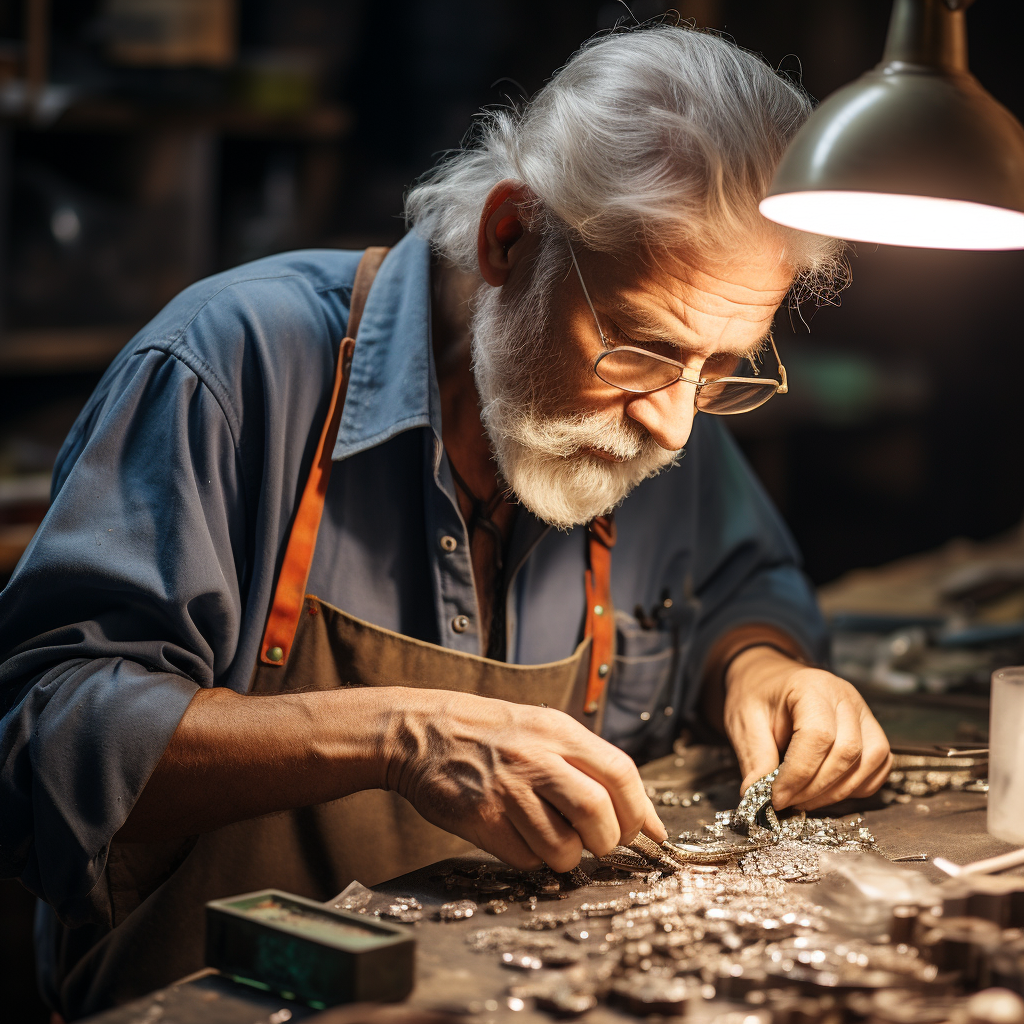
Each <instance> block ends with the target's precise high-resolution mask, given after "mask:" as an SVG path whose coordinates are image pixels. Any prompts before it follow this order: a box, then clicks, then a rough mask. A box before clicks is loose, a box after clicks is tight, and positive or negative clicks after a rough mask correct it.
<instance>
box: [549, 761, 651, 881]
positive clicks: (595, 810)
mask: <svg viewBox="0 0 1024 1024" xmlns="http://www.w3.org/2000/svg"><path fill="white" fill-rule="evenodd" d="M537 794H538V795H539V796H541V797H543V798H544V800H546V801H547V802H548V803H549V804H550V805H551V806H552V807H553V808H555V810H557V811H559V812H560V813H561V815H562V816H563V817H564V818H565V820H566V821H567V822H568V825H569V826H571V829H572V830H574V831H575V832H576V834H577V835H578V836H579V838H580V839H581V840H582V844H583V846H585V847H586V848H587V849H588V850H590V852H591V853H593V854H596V855H597V856H598V857H603V856H604V855H605V854H606V853H609V852H610V851H611V849H612V847H614V846H618V844H619V839H620V837H621V835H622V827H621V826H620V824H619V820H618V817H617V816H616V814H615V807H614V805H613V804H612V800H611V797H610V796H609V795H608V790H606V789H605V788H604V786H602V785H600V783H597V782H595V781H594V780H593V779H592V778H590V776H588V775H584V774H583V772H581V771H578V770H577V769H575V768H573V767H572V766H571V765H566V766H565V770H564V772H560V773H559V778H558V779H557V780H552V781H551V782H549V783H547V784H545V785H542V786H540V787H538V789H537ZM638 831H639V830H638ZM634 834H635V833H634ZM630 838H632V837H630ZM534 849H535V850H536V849H537V848H536V847H534ZM537 852H538V853H539V852H540V851H539V850H538V851H537ZM546 859H547V858H545V860H546ZM578 862H579V859H578V858H577V861H576V863H578ZM548 863H549V864H550V863H551V862H550V861H548ZM570 867H575V864H572V865H570ZM559 870H568V869H559Z"/></svg>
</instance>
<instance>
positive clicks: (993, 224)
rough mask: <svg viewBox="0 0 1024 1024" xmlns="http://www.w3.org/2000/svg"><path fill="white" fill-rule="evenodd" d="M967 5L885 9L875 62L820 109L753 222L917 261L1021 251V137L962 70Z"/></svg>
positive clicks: (939, 1) (952, 2) (901, 2)
mask: <svg viewBox="0 0 1024 1024" xmlns="http://www.w3.org/2000/svg"><path fill="white" fill-rule="evenodd" d="M970 3H971V0H894V2H893V7H892V16H891V17H890V19H889V32H888V35H887V36H886V40H885V52H884V53H883V54H882V62H881V63H880V64H879V65H878V66H877V67H875V68H873V69H872V70H871V71H868V72H866V73H865V74H863V75H861V76H860V78H858V79H857V80H856V81H854V82H851V83H850V84H849V85H845V86H843V87H842V88H841V89H838V90H837V91H836V92H834V93H833V94H832V95H831V96H829V97H828V98H827V99H825V100H824V101H823V102H822V104H821V105H820V106H819V107H818V108H817V110H815V111H814V113H812V114H811V116H810V117H809V118H808V119H807V121H806V123H805V124H804V125H803V127H802V128H801V129H800V131H799V132H797V134H796V136H795V137H794V138H793V140H792V141H791V142H790V144H789V146H788V147H787V149H786V152H785V153H784V154H783V157H782V160H781V161H780V162H779V166H778V167H777V168H776V171H775V177H774V179H773V180H772V183H771V186H770V187H769V189H768V197H767V198H766V199H765V200H764V201H763V202H762V203H761V212H762V213H763V214H764V215H765V217H767V218H768V219H769V220H774V221H778V222H779V223H780V224H786V225H788V226H789V227H793V228H799V229H802V230H804V231H813V232H815V233H817V234H822V235H831V236H833V237H835V238H849V239H852V240H854V241H857V242H881V243H884V244H886V245H906V246H918V247H921V248H926V249H1024V127H1022V126H1021V124H1020V122H1019V121H1018V120H1017V119H1016V118H1015V117H1014V116H1013V115H1012V114H1011V113H1010V112H1009V111H1008V110H1007V109H1006V108H1005V107H1003V106H1001V105H1000V104H999V103H998V102H997V101H996V100H995V99H994V98H993V97H992V96H990V95H989V94H988V93H987V92H985V90H984V89H983V88H982V86H981V83H980V82H979V81H978V80H977V79H976V78H975V77H974V76H973V75H972V74H971V73H970V71H969V70H968V68H967V26H966V22H965V20H964V11H965V10H966V8H967V7H969V6H970Z"/></svg>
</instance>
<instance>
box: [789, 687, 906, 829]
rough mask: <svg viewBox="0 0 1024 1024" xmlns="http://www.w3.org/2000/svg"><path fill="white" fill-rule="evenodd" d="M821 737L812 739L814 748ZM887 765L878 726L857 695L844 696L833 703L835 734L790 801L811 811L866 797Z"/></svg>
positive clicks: (888, 760)
mask: <svg viewBox="0 0 1024 1024" xmlns="http://www.w3.org/2000/svg"><path fill="white" fill-rule="evenodd" d="M819 723H820V719H819ZM794 738H795V734H794ZM820 740H821V737H820V736H817V737H816V738H815V740H814V743H815V746H816V747H817V744H819V743H820ZM822 745H823V744H822ZM791 749H792V744H791ZM807 749H811V748H810V747H808V748H807ZM818 749H820V748H818ZM786 762H787V763H788V762H789V752H788V751H787V754H786ZM890 766H891V756H890V754H889V743H888V741H887V740H886V738H885V733H884V732H883V731H882V728H881V726H879V724H878V722H877V721H876V720H875V718H874V716H873V715H872V714H871V712H870V711H869V710H868V708H867V705H866V704H864V702H863V700H862V698H861V697H860V695H859V694H853V695H844V698H843V699H841V700H840V701H839V702H838V703H837V704H836V706H835V736H834V739H833V740H832V744H831V746H830V747H829V749H828V753H827V754H826V755H825V757H824V758H823V759H822V761H821V764H820V766H819V767H818V770H817V772H816V773H815V774H814V777H813V778H812V779H811V780H810V781H809V782H808V783H807V784H806V785H805V786H804V787H803V789H802V790H798V791H796V792H794V793H792V795H791V796H790V797H789V802H790V803H791V804H794V805H796V806H798V807H801V808H803V809H804V810H808V811H811V810H816V809H817V808H819V807H825V806H827V805H828V804H834V803H837V802H838V801H840V800H845V799H847V798H848V797H853V796H868V795H870V794H871V793H873V792H875V790H876V789H878V787H879V786H880V785H881V784H882V783H883V782H884V781H885V779H886V777H887V776H888V773H889V768H890ZM780 778H781V773H780Z"/></svg>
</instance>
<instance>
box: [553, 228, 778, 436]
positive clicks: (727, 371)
mask: <svg viewBox="0 0 1024 1024" xmlns="http://www.w3.org/2000/svg"><path fill="white" fill-rule="evenodd" d="M569 254H570V255H571V256H572V265H573V266H574V267H575V268H576V275H577V276H578V277H579V279H580V286H581V287H582V288H583V295H584V298H586V300H587V305H588V306H589V307H590V312H591V313H592V314H593V316H594V323H595V324H597V331H598V334H600V336H601V344H602V345H603V346H604V351H603V352H602V353H601V354H600V355H599V356H598V357H597V359H595V360H594V373H596V374H597V376H598V377H599V378H600V379H601V380H603V381H604V382H605V383H606V384H611V386H612V387H615V388H618V389H619V390H620V391H628V392H630V393H631V394H634V395H647V394H650V393H651V392H652V391H660V390H661V389H662V388H667V387H670V386H671V385H672V384H675V383H676V382H677V381H680V380H684V381H686V382H687V383H688V384H693V385H695V386H696V393H695V395H694V400H693V404H694V408H695V409H698V410H699V411H700V412H709V413H713V414H714V415H716V416H734V415H736V414H737V413H741V412H750V411H751V410H752V409H756V408H758V407H759V406H762V405H764V403H765V402H767V401H768V399H769V398H771V397H772V396H773V395H775V394H780V395H784V394H786V392H787V391H789V385H788V383H787V381H786V368H785V367H784V366H783V365H782V360H781V359H780V358H779V350H778V349H777V348H776V347H775V339H774V338H773V337H772V336H771V335H770V334H769V335H768V342H769V344H770V345H771V347H772V352H773V353H774V354H775V361H776V362H777V363H778V364H779V379H778V380H772V379H770V378H768V377H762V376H760V373H759V370H758V368H757V366H756V365H754V364H753V363H752V362H751V361H750V360H748V359H744V358H743V357H741V356H737V355H731V354H728V353H722V354H719V355H714V356H712V357H711V358H710V359H707V360H705V362H704V366H703V368H702V371H703V372H702V376H700V377H698V378H697V379H696V380H695V379H694V378H693V377H689V376H687V368H686V367H685V366H684V365H683V364H682V363H681V362H679V360H678V359H671V358H670V357H669V356H663V355H661V354H659V353H657V352H651V351H648V350H647V349H643V348H637V347H636V346H634V345H612V344H610V343H609V341H608V339H607V337H605V333H604V330H603V329H602V327H601V321H600V320H599V319H598V317H597V310H595V309H594V304H593V302H591V301H590V293H589V292H588V291H587V286H586V283H585V282H584V280H583V274H582V273H581V272H580V265H579V263H577V262H576V253H575V252H574V251H573V248H572V244H571V243H570V244H569ZM741 364H746V366H749V367H750V370H751V373H753V374H754V376H751V377H744V376H733V374H735V373H736V371H737V370H741V369H745V368H746V367H745V366H742V365H741Z"/></svg>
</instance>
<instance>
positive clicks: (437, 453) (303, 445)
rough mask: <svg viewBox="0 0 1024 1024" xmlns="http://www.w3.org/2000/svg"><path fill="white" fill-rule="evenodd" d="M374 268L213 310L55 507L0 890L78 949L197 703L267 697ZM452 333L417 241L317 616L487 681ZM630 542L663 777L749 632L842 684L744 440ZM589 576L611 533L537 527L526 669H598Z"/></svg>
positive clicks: (4, 631)
mask: <svg viewBox="0 0 1024 1024" xmlns="http://www.w3.org/2000/svg"><path fill="white" fill-rule="evenodd" d="M359 256H360V254H359V253H354V252H340V251H332V250H321V251H306V252H292V253H286V254H283V255H280V256H274V257H271V258H268V259H263V260H259V261H257V262H255V263H250V264H247V265H246V266H243V267H239V268H237V269H235V270H230V271H227V272H225V273H223V274H218V275H217V276H215V277H211V278H209V279H207V280H205V281H201V282H199V283H198V284H195V285H193V286H192V287H190V288H188V289H187V290H186V291H184V292H183V293H182V294H181V295H179V296H178V297H177V298H176V299H175V300H174V301H173V302H171V303H170V304H169V305H168V306H167V307H166V309H164V310H163V312H161V313H160V314H159V315H158V316H157V317H156V318H155V319H154V320H153V321H152V322H151V323H150V324H149V325H148V326H147V327H145V328H144V329H143V330H142V331H141V332H140V333H139V334H138V335H137V336H136V337H135V338H134V339H133V340H132V341H131V342H130V343H129V344H128V346H127V347H126V348H125V349H124V350H123V351H122V352H121V353H120V354H119V355H118V357H117V358H116V359H115V360H114V362H113V364H112V365H111V366H110V368H109V369H108V371H107V373H106V374H105V375H104V377H103V379H102V380H101V382H100V384H99V386H98V387H97V388H96V391H95V393H94V394H93V396H92V397H91V398H90V400H89V402H88V404H87V405H86V407H85V408H84V409H83V411H82V413H81V415H80V416H79V418H78V420H77V422H76V423H75V425H74V427H73V428H72V430H71V433H70V435H69V436H68V438H67V440H66V441H65V443H64V446H63V448H62V450H61V453H60V456H59V458H58V460H57V465H56V468H55V470H54V479H53V504H52V506H51V508H50V510H49V512H48V514H47V516H46V518H45V520H44V521H43V524H42V526H41V527H40V528H39V531H38V532H37V534H36V535H35V538H34V539H33V541H32V543H31V545H30V546H29V548H28V550H27V551H26V553H25V556H24V557H23V559H22V561H21V563H20V564H19V566H18V568H17V570H16V572H15V574H14V576H13V578H12V579H11V581H10V583H9V585H8V586H7V588H6V589H5V590H4V591H3V593H2V595H0V713H2V714H3V718H2V721H0V806H2V814H0V874H2V875H3V876H5V877H17V878H20V879H21V881H22V882H23V883H24V884H25V885H26V886H27V887H28V888H29V889H30V890H32V891H33V892H34V893H36V894H37V895H38V896H40V897H41V898H42V899H43V900H45V901H46V902H48V903H49V904H51V905H52V906H53V907H54V908H55V910H56V913H57V914H58V916H59V917H60V919H61V920H62V921H64V922H65V924H67V925H71V926H74V925H76V924H84V923H86V922H90V921H93V922H95V921H96V920H97V916H98V915H99V916H102V915H101V912H100V910H98V909H97V906H96V899H97V898H96V897H95V896H94V898H93V899H92V900H91V899H90V892H91V891H92V890H93V889H94V887H96V888H97V890H99V889H101V888H102V887H97V886H96V883H97V880H98V879H99V878H100V876H101V874H102V871H103V867H104V864H105V860H106V856H107V849H108V846H109V843H110V841H111V837H112V836H113V835H114V833H116V832H117V830H118V829H119V828H120V827H121V825H122V824H123V823H124V821H125V819H126V817H127V816H128V813H129V811H130V810H131V808H132V806H133V804H134V803H135V800H136V799H137V797H138V795H139V793H140V792H141V790H142V788H143V787H144V785H145V783H146V780H147V779H148V778H149V775H150V773H151V772H152V771H153V769H154V767H155V766H156V764H157V762H158V761H159V760H160V756H161V754H162V753H163V751H164V748H165V747H166V746H167V743H168V741H169V739H170V737H171V734H172V733H173V732H174V730H175V727H176V726H177V725H178V722H179V720H180V719H181V717H182V714H183V713H184V711H185V708H186V707H187V705H188V703H189V701H190V700H191V699H192V697H193V695H194V694H195V693H196V690H197V688H198V687H210V686H226V687H230V688H231V689H233V690H236V691H238V692H240V693H244V692H245V691H246V690H247V688H248V686H249V681H250V678H251V676H252V673H253V667H254V665H255V663H256V658H257V654H258V649H259V644H260V638H261V635H262V631H263V628H264V625H265V621H266V616H267V610H268V607H269V603H270V599H271V594H272V591H273V587H274V582H275V575H276V571H277V568H278V566H279V563H280V558H281V555H282V552H283V548H284V544H285V542H286V538H287V531H288V528H289V524H290V521H291V516H292V514H293V512H294V510H295V507H296V503H297V500H298V495H299V493H300V491H301V488H302V485H303V483H304V481H305V478H306V475H307V473H308V471H309V467H310V464H311V462H312V458H313V451H314V449H315V447H316V443H317V440H318V436H319V432H320V427H321V424H322V422H323V419H324V417H325V415H326V411H327V406H328V402H329V397H330V389H331V383H332V379H333V372H334V362H335V356H336V353H337V350H338V343H339V340H340V339H341V338H342V337H343V336H344V334H345V326H346V323H347V320H348V303H349V298H350V294H351V288H352V283H353V278H354V276H355V270H356V266H357V264H358V262H359ZM430 323H431V320H430V250H429V246H428V245H427V243H426V242H425V241H424V240H422V239H421V238H419V237H418V236H416V235H415V234H410V235H408V236H406V238H405V239H404V240H403V241H402V242H401V243H400V244H399V245H397V246H396V247H395V248H394V249H393V250H392V251H391V253H390V254H389V255H388V257H387V259H386V260H385V261H384V264H383V266H382V267H381V270H380V272H379V274H378V277H377V281H376V283H375V285H374V287H373V290H372V292H371V294H370V296H369V300H368V302H367V304H366V309H365V313H364V315H363V320H362V324H361V326H360V329H359V337H358V344H357V346H356V351H355V358H354V362H353V365H352V378H351V384H350V386H349V391H348V399H347V402H346V405H345V410H344V416H343V418H342V422H341V429H340V432H339V436H338V440H337V444H336V447H335V450H334V459H335V464H334V469H333V472H332V475H331V480H330V486H329V491H328V495H327V503H326V509H325V512H324V517H323V521H322V523H321V526H320V534H319V539H318V542H317V547H316V554H315V557H314V560H313V565H312V569H311V576H310V581H309V586H308V588H307V589H308V591H309V592H310V593H314V594H317V595H318V596H319V597H321V598H322V599H323V600H325V601H328V602H329V603H331V604H334V605H337V606H338V607H340V608H343V609H345V610H346V611H348V612H350V613H351V614H353V615H356V616H358V617H360V618H362V619H366V620H368V621H370V622H372V623H375V624H376V625H379V626H383V627H385V628H387V629H390V630H394V631H397V632H399V633H403V634H405V635H407V636H411V637H416V638H417V639H420V640H425V641H429V642H431V643H434V644H441V645H443V646H445V647H448V648H451V649H454V650H460V651H466V652H471V653H474V654H479V653H482V650H481V638H480V636H479V634H478V633H477V631H476V629H475V622H476V615H477V605H476V596H475V591H474V583H473V573H472V568H471V565H470V554H469V552H470V549H469V543H468V537H467V534H466V528H465V524H464V523H463V520H462V517H461V515H460V513H459V508H458V502H457V500H456V495H455V490H454V487H453V484H452V479H451V474H450V471H449V469H448V463H447V458H446V457H445V453H444V448H443V446H442V443H441V415H440V400H439V394H438V388H437V382H436V378H435V373H434V366H433V355H432V348H431V329H430ZM616 520H617V524H618V544H617V546H616V548H615V550H614V553H613V558H612V592H613V598H614V603H615V607H616V609H617V611H616V624H617V628H618V649H617V654H618V656H617V659H616V665H615V670H614V673H613V676H612V680H611V684H610V690H609V702H608V708H607V713H606V717H605V724H604V735H605V736H606V737H607V738H608V739H610V740H612V741H613V742H615V743H617V744H619V745H620V746H622V747H623V748H625V749H626V750H628V751H629V752H630V753H632V754H634V755H635V756H637V757H638V758H639V757H649V756H656V755H659V754H662V753H665V752H666V751H667V750H669V749H670V747H671V743H672V740H673V738H674V736H675V735H677V734H678V731H679V728H680V725H681V721H682V719H683V718H684V716H686V715H688V714H689V713H691V712H692V711H693V710H694V707H695V704H696V701H697V697H698V693H697V690H698V683H699V680H700V677H701V670H702V666H703V664H704V661H705V658H706V656H707V654H708V652H709V650H710V648H711V646H712V645H713V644H714V642H715V640H716V639H718V638H719V637H720V636H721V635H722V634H723V633H724V632H726V631H728V630H730V629H732V628H734V627H736V626H738V625H742V624H744V623H750V622H765V623H770V624H773V625H775V626H778V627H779V628H781V629H782V630H784V631H785V632H786V633H788V634H789V635H791V636H792V637H793V638H795V639H796V640H797V641H798V642H799V643H800V644H801V645H802V647H803V648H804V649H805V650H806V651H807V653H808V656H809V657H810V658H812V659H819V658H820V657H821V655H822V650H823V638H824V630H823V626H822V622H821V618H820V615H819V612H818V610H817V607H816V604H815V601H814V598H813V595H812V593H811V591H810V589H809V587H808V585H807V582H806V581H805V579H804V577H803V576H802V574H801V572H800V570H799V568H798V559H797V553H796V551H795V549H794V546H793V543H792V541H791V539H790V538H789V536H788V534H787V532H786V530H785V528H784V526H783V525H782V523H781V522H780V520H779V517H778V515H777V514H776V512H775V511H774V510H773V508H772V507H771V505H770V503H769V501H768V499H767V498H766V496H765V494H764V493H763V491H762V489H761V488H760V486H759V485H758V483H757V481H756V480H755V478H754V476H753V475H752V473H751V471H750V469H749V468H748V466H747V464H746V463H745V462H744V460H743V458H742V456H741V455H740V453H739V452H738V450H737V448H736V446H735V444H734V443H733V441H732V440H731V438H730V436H729V434H728V433H727V432H726V431H725V429H724V428H723V426H722V424H721V423H720V421H719V420H718V419H716V418H715V417H713V416H697V417H696V419H695V423H694V427H693V434H692V437H691V440H690V443H689V445H688V453H687V455H686V458H684V459H683V460H682V462H681V463H680V464H679V465H678V466H677V467H675V468H672V469H670V470H668V471H666V472H664V473H662V474H661V475H660V476H658V477H655V478H654V479H651V480H647V481H645V482H644V483H642V484H641V485H640V486H639V487H637V489H636V490H635V491H634V492H633V493H632V494H631V495H630V496H629V497H628V498H627V499H626V501H625V502H624V503H623V504H622V506H621V507H620V508H619V510H618V512H617V514H616ZM442 538H454V539H455V541H456V544H455V545H454V548H452V544H451V541H450V540H446V541H445V543H444V544H443V545H442ZM585 548H586V543H585V536H584V531H582V530H579V529H577V530H572V531H569V532H559V531H557V530H553V529H547V528H545V527H544V525H543V524H541V523H540V522H539V521H538V520H536V519H535V518H533V517H532V516H531V515H529V514H528V513H527V512H526V511H525V510H520V512H519V515H518V517H517V522H516V526H515V530H514V533H513V537H512V540H511V551H510V555H509V558H510V560H511V564H512V565H513V566H514V567H516V571H515V572H514V573H513V574H511V579H510V581H509V590H508V597H507V608H506V616H507V623H506V625H507V656H508V660H509V661H512V662H516V663H519V664H539V663H544V662H549V661H554V660H557V659H560V658H564V657H566V656H567V655H569V654H571V653H572V651H573V649H574V648H575V647H576V645H577V643H578V642H579V640H580V638H581V635H582V630H583V622H584V589H583V574H584V558H585ZM666 599H667V600H666ZM667 604H670V605H671V607H666V605H667ZM655 612H657V614H654V613H655ZM462 615H465V616H467V617H468V618H469V620H470V623H471V625H470V628H468V629H466V630H465V631H463V632H458V631H457V630H456V629H455V628H454V625H453V620H455V619H456V617H457V616H462Z"/></svg>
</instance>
